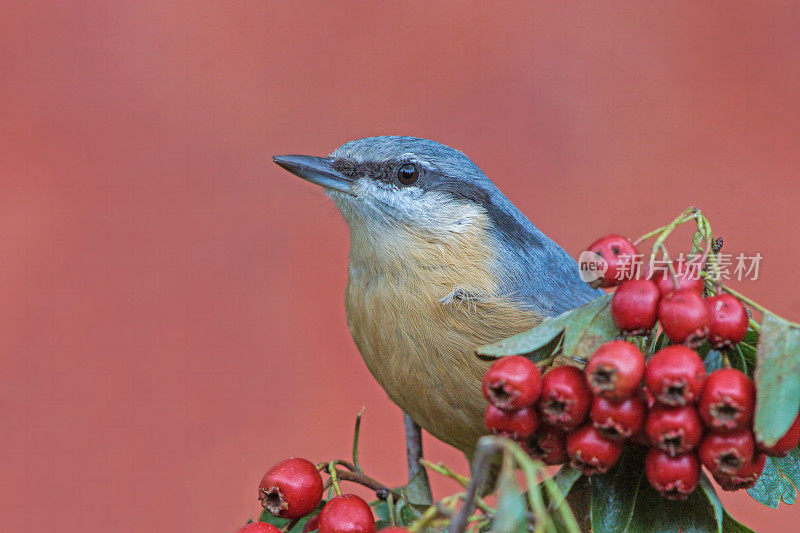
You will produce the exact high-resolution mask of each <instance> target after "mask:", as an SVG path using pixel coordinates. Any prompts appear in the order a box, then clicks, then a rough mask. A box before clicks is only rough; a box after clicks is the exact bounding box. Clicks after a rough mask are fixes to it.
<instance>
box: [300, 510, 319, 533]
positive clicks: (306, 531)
mask: <svg viewBox="0 0 800 533" xmlns="http://www.w3.org/2000/svg"><path fill="white" fill-rule="evenodd" d="M318 529H319V515H318V514H315V515H314V516H312V517H311V518H309V519H308V521H307V522H306V523H305V524H303V531H302V533H311V532H312V531H316V530H318Z"/></svg>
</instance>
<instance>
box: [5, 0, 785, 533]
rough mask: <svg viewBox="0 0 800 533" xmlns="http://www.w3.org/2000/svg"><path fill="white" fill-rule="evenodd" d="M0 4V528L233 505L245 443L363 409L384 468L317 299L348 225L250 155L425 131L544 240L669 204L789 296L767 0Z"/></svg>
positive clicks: (142, 523)
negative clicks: (701, 219) (744, 255)
mask: <svg viewBox="0 0 800 533" xmlns="http://www.w3.org/2000/svg"><path fill="white" fill-rule="evenodd" d="M3 4H4V5H3V8H2V13H3V15H2V17H0V187H1V188H0V190H1V191H2V194H1V195H0V217H2V218H0V223H1V224H2V225H1V226H0V227H1V228H2V229H1V230H0V235H2V237H0V257H2V261H0V284H1V285H0V294H2V297H1V298H0V361H1V362H2V364H0V422H1V423H2V427H3V444H2V446H0V449H2V452H3V456H4V459H5V460H4V466H3V480H4V482H3V483H2V486H0V513H1V514H2V519H0V521H1V522H2V523H3V524H4V529H5V530H7V531H23V530H26V531H30V530H43V529H45V528H48V529H49V528H52V527H53V523H59V524H60V526H59V530H60V531H76V532H86V531H103V530H113V531H117V532H133V531H136V532H140V531H203V532H206V531H207V532H217V531H233V530H234V529H235V528H236V527H237V526H238V525H239V524H240V523H242V522H243V521H245V520H246V519H247V518H248V517H250V516H253V515H254V514H255V513H256V511H257V502H256V491H255V488H256V484H257V482H258V480H259V478H260V476H261V474H262V473H263V471H264V470H265V469H266V468H267V467H268V466H269V465H270V464H272V463H274V462H275V461H276V460H278V459H280V458H283V457H285V456H288V455H293V454H294V455H303V456H308V457H309V458H312V459H313V460H323V459H326V458H327V459H330V458H334V457H342V456H345V455H346V454H347V452H348V449H349V445H350V438H351V426H352V421H353V418H354V415H355V414H356V413H357V412H358V410H359V409H360V408H361V406H366V407H367V411H366V415H365V421H364V428H363V451H362V459H363V462H364V463H365V464H366V466H367V468H368V469H369V470H370V471H371V472H372V473H374V475H376V476H378V477H380V478H382V479H384V480H386V481H387V482H388V483H392V484H400V483H401V482H403V481H404V479H403V456H402V453H403V451H402V430H401V415H400V413H399V412H398V410H397V409H396V408H395V407H394V406H393V405H391V403H390V402H389V401H388V399H387V397H386V395H385V394H384V393H383V392H382V391H381V389H380V388H379V387H378V386H377V385H376V383H375V382H374V381H373V380H372V378H371V377H370V376H369V374H368V373H367V371H366V369H365V367H364V366H363V364H362V362H361V361H360V358H359V355H358V353H357V352H356V350H355V347H354V345H353V343H352V341H351V339H350V336H349V333H348V331H347V327H346V324H345V317H344V310H343V303H342V297H343V289H344V284H345V280H346V267H345V266H346V261H347V253H348V237H347V232H346V228H345V225H344V223H343V222H342V221H341V220H340V218H339V216H338V214H336V213H335V210H334V208H333V207H332V205H331V203H330V202H328V201H327V200H326V199H325V198H324V197H323V196H322V194H321V192H320V191H319V190H317V189H316V188H314V187H313V186H311V185H310V184H307V183H304V182H301V181H300V180H298V179H297V178H294V177H292V176H291V175H289V174H288V173H286V172H284V171H282V170H281V169H279V168H278V167H277V166H275V165H273V164H272V162H271V155H273V154H280V153H310V154H325V153H327V152H329V151H331V150H332V149H333V148H335V147H336V146H338V145H339V144H341V143H343V142H344V141H347V140H350V139H353V138H358V137H364V136H368V135H377V134H407V135H416V136H422V137H428V138H432V139H436V140H439V141H442V142H444V143H446V144H449V145H452V146H454V147H457V148H459V149H462V150H464V151H465V152H466V153H467V154H468V155H470V156H471V157H472V158H473V160H474V161H476V162H477V163H478V164H479V165H480V166H481V167H482V168H483V169H484V171H485V172H486V173H487V174H488V175H489V176H490V177H492V178H493V179H494V180H495V182H496V183H498V184H499V186H500V187H501V188H502V189H503V190H504V191H505V192H506V194H507V195H508V196H509V197H510V198H511V199H512V200H513V201H514V202H515V203H516V204H517V205H518V206H519V207H520V208H521V209H522V210H523V211H524V212H525V213H526V214H527V215H528V216H529V217H530V218H531V219H532V220H533V222H534V223H535V224H537V225H538V226H539V227H540V228H542V229H543V230H544V231H545V232H547V233H548V234H550V235H551V236H552V237H554V238H555V239H556V240H558V241H559V242H561V243H562V244H563V245H564V246H565V248H566V249H567V250H569V251H570V252H572V253H573V254H577V252H579V251H580V250H581V249H582V246H585V245H586V244H587V243H588V242H590V241H591V240H592V239H593V237H595V236H596V235H598V234H601V233H604V232H609V231H621V232H624V233H627V234H631V235H636V234H640V233H643V232H644V231H646V230H649V229H651V228H653V227H655V226H657V225H659V224H661V223H663V222H664V221H665V220H667V219H668V218H670V217H672V216H674V215H675V214H676V213H677V212H679V211H680V210H681V209H683V208H684V207H686V206H688V205H690V204H696V205H699V206H701V207H702V208H703V209H704V210H705V211H706V212H707V214H708V215H709V216H710V217H711V219H712V221H714V222H715V230H716V231H717V233H718V234H719V235H722V236H724V237H725V239H726V247H727V249H728V251H730V252H739V251H744V252H756V251H758V252H761V253H762V254H763V256H764V261H763V263H762V269H761V279H759V281H757V282H748V283H741V284H739V286H740V288H741V289H742V290H744V291H745V292H747V293H748V294H750V295H752V296H753V297H755V298H757V299H758V300H761V301H763V302H764V303H765V305H767V306H768V307H770V308H773V309H774V310H775V311H776V312H779V313H781V314H785V315H786V316H788V317H790V318H793V319H795V320H796V319H798V318H800V297H798V292H797V290H796V288H797V287H798V285H800V271H798V269H797V268H796V266H797V265H796V262H797V259H798V252H797V249H796V248H795V244H796V242H797V240H798V237H800V230H799V229H798V227H800V210H798V209H797V196H798V179H797V175H798V168H799V167H800V152H799V151H798V150H797V140H798V138H799V134H800V100H799V99H798V94H800V92H798V90H799V89H800V49H798V47H797V28H798V23H800V18H799V17H800V9H798V7H796V6H794V7H792V6H790V3H780V4H775V5H773V4H771V3H770V4H768V3H764V2H747V3H733V2H703V3H698V2H689V1H683V2H669V3H658V4H659V5H655V4H653V3H642V5H636V6H634V5H626V3H616V2H615V3H610V2H609V3H607V2H602V3H571V2H566V3H565V2H558V3H552V2H540V3H531V2H523V3H519V4H516V5H514V4H508V3H504V4H502V5H501V4H498V3H493V4H492V5H488V3H486V4H484V3H480V2H470V3H467V2H461V3H452V4H450V5H443V4H431V3H430V2H381V3H375V4H373V3H342V2H336V3H333V2H331V3H323V2H318V3H295V2H292V3H289V2H265V1H263V0H260V1H240V2H198V1H192V2H189V1H175V2H152V1H137V2H131V1H126V2H112V1H96V0H95V1H84V2H79V3H77V2H45V1H41V0H35V1H29V2H24V3H19V2H14V3H12V2H3ZM648 4H649V5H648ZM661 4H665V5H661ZM666 4H668V5H666ZM700 4H702V5H700ZM601 5H602V7H600V6H601ZM426 445H427V451H428V454H429V456H430V458H432V459H434V460H444V461H447V462H449V463H451V464H453V465H454V466H457V467H458V468H459V469H461V470H465V469H466V465H465V463H464V462H463V460H462V459H461V458H460V457H459V456H458V455H457V454H456V453H455V452H453V451H451V450H450V449H447V448H446V447H445V446H443V445H440V444H438V443H436V442H433V441H432V440H428V441H427V443H426ZM437 487H439V490H440V491H441V490H444V489H449V488H451V487H449V486H447V485H446V484H445V485H443V484H442V483H441V482H439V481H437ZM724 500H725V501H726V504H727V505H729V506H730V508H731V512H732V514H733V515H735V516H736V517H737V518H739V519H740V520H742V521H743V522H745V523H747V524H748V525H750V526H752V527H754V528H755V529H757V530H758V531H775V532H778V531H786V530H787V528H788V527H789V526H788V525H787V524H791V523H796V522H797V521H798V519H800V505H799V506H797V507H786V506H781V508H780V509H779V510H778V511H770V510H768V509H766V508H763V507H760V506H759V505H757V504H755V503H753V502H752V500H750V499H749V497H748V496H747V495H746V494H743V493H741V494H735V495H727V494H726V495H725V496H724Z"/></svg>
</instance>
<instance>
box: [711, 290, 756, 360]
mask: <svg viewBox="0 0 800 533" xmlns="http://www.w3.org/2000/svg"><path fill="white" fill-rule="evenodd" d="M706 303H707V304H708V309H709V311H710V312H711V326H710V331H711V334H710V337H709V340H710V341H711V344H712V346H714V348H730V347H731V346H733V345H734V344H737V343H740V342H742V339H744V336H745V335H746V334H747V328H748V326H749V325H750V317H749V316H747V310H746V309H745V308H744V306H743V305H742V302H740V301H739V300H737V299H736V298H734V297H733V296H731V295H730V294H720V295H719V296H712V297H710V298H707V299H706Z"/></svg>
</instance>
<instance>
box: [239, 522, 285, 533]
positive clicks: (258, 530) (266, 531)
mask: <svg viewBox="0 0 800 533" xmlns="http://www.w3.org/2000/svg"><path fill="white" fill-rule="evenodd" d="M236 533H281V530H280V529H278V528H277V527H275V526H273V525H272V524H267V523H266V522H250V523H249V524H246V525H245V526H244V527H242V528H241V529H240V530H239V531H237V532H236Z"/></svg>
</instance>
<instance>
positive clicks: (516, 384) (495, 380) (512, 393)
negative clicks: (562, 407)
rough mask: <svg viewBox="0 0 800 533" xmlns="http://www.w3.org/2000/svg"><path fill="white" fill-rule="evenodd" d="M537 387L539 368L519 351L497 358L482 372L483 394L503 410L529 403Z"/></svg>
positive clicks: (530, 403) (540, 379) (540, 384)
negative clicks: (484, 372)
mask: <svg viewBox="0 0 800 533" xmlns="http://www.w3.org/2000/svg"><path fill="white" fill-rule="evenodd" d="M541 391H542V374H541V372H539V368H538V367H537V366H536V364H535V363H534V362H533V361H531V360H530V359H528V358H527V357H523V356H521V355H514V356H510V357H503V358H500V359H498V360H497V361H495V362H494V363H493V364H492V366H490V367H489V370H487V371H486V374H484V376H483V395H484V397H486V399H487V400H489V401H490V402H491V403H492V404H494V405H495V406H496V407H498V408H500V409H503V410H504V411H512V410H514V409H521V408H523V407H530V406H531V405H533V404H534V403H535V402H536V400H538V399H539V394H540V393H541Z"/></svg>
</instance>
